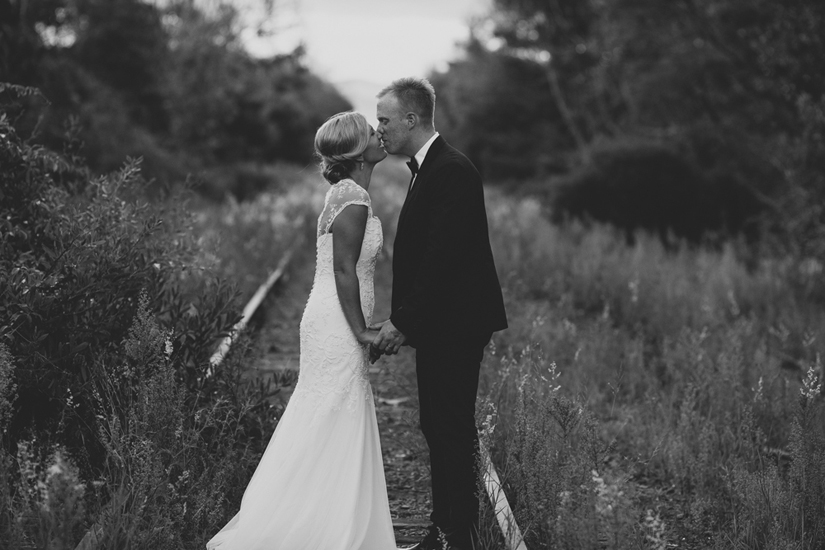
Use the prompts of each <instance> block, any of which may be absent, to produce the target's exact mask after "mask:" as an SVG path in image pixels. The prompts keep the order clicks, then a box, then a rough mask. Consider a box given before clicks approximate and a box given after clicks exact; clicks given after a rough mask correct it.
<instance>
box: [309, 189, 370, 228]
mask: <svg viewBox="0 0 825 550" xmlns="http://www.w3.org/2000/svg"><path fill="white" fill-rule="evenodd" d="M351 204H358V205H361V206H366V207H367V215H368V216H370V217H372V202H371V201H370V196H369V193H367V190H366V189H364V188H363V187H361V186H360V185H358V184H357V183H355V182H354V181H352V180H351V179H343V180H341V181H339V182H338V183H336V184H335V185H333V186H332V188H331V189H330V190H329V191H327V196H326V199H325V200H324V210H323V211H322V212H321V216H320V217H319V218H318V236H321V235H323V234H325V233H329V230H330V228H331V227H332V222H334V221H335V218H336V217H337V216H338V214H340V213H341V212H342V211H343V210H344V208H346V207H347V206H350V205H351Z"/></svg>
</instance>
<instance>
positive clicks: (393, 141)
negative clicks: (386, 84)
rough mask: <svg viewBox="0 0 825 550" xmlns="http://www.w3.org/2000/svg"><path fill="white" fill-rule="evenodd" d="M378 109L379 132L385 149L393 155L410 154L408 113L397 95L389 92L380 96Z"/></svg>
mask: <svg viewBox="0 0 825 550" xmlns="http://www.w3.org/2000/svg"><path fill="white" fill-rule="evenodd" d="M377 111H378V113H377V115H378V134H379V135H380V136H381V141H382V142H383V144H384V149H385V150H386V151H387V152H388V153H390V154H391V155H401V154H409V153H407V152H406V151H405V149H406V147H407V144H408V143H409V139H410V131H409V126H408V125H407V120H406V113H405V112H404V109H402V107H401V104H400V103H399V102H398V99H397V98H396V97H395V95H393V94H391V93H388V94H386V95H384V96H383V97H381V98H379V100H378V109H377ZM412 154H415V153H414V152H413V153H412Z"/></svg>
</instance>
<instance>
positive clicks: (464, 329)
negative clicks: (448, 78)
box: [207, 78, 507, 550]
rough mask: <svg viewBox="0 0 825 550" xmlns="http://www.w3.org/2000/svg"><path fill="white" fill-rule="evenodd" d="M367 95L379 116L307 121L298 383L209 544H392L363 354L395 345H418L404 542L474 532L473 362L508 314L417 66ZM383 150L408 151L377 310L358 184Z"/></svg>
mask: <svg viewBox="0 0 825 550" xmlns="http://www.w3.org/2000/svg"><path fill="white" fill-rule="evenodd" d="M377 97H378V105H377V115H378V116H377V118H378V128H377V129H374V128H372V127H371V126H370V125H369V123H368V122H367V119H366V118H365V117H364V116H363V115H361V114H359V113H355V112H346V113H340V114H338V115H335V116H333V117H331V118H330V119H329V120H327V121H326V122H325V123H324V124H323V125H322V126H321V127H320V128H319V129H318V131H317V133H316V135H315V151H316V153H317V155H318V157H319V158H320V161H321V171H322V174H323V176H324V178H325V179H326V180H327V181H328V182H329V183H330V189H329V191H328V192H327V194H326V198H325V200H324V208H323V210H322V211H321V213H320V216H319V218H318V229H317V234H316V235H317V241H316V253H317V263H316V268H315V279H314V282H313V286H312V291H311V292H310V295H309V299H308V301H307V305H306V309H305V310H304V314H303V317H302V319H301V325H300V346H301V348H300V354H301V355H300V371H299V377H298V382H297V384H296V386H295V391H294V392H293V394H292V396H291V398H290V401H289V403H288V405H287V407H286V409H285V411H284V414H283V416H282V417H281V419H280V421H279V422H278V426H277V427H276V429H275V432H274V433H273V435H272V438H271V440H270V442H269V445H268V446H267V448H266V451H265V452H264V454H263V456H262V457H261V461H260V463H259V464H258V467H257V469H256V470H255V473H254V475H253V476H252V479H251V480H250V482H249V485H248V486H247V488H246V491H245V493H244V496H243V500H242V502H241V507H240V510H239V511H238V513H237V514H236V515H235V516H234V517H233V518H232V519H231V520H230V521H229V523H227V524H226V526H224V527H223V529H221V530H220V532H218V533H217V534H216V535H215V536H214V537H213V538H212V539H211V540H210V541H209V542H208V543H207V549H209V550H394V549H395V548H396V543H395V536H394V534H393V525H392V518H391V516H390V508H389V502H388V497H387V487H386V482H385V479H384V466H383V461H382V457H381V443H380V441H379V435H378V424H377V421H376V416H375V405H374V401H373V395H372V389H371V386H370V382H369V377H368V367H369V363H370V361H371V360H372V361H374V360H375V359H377V357H379V356H380V355H381V354H386V355H393V354H396V353H398V350H399V349H400V347H401V346H404V345H407V346H412V347H413V348H415V360H416V376H417V381H418V398H419V404H420V426H421V431H422V432H423V434H424V437H425V439H426V441H427V445H428V447H429V451H430V471H431V478H432V479H431V483H432V506H433V510H432V514H431V515H430V519H431V526H430V527H429V530H428V532H427V535H426V536H425V537H424V538H423V540H421V541H420V542H419V543H418V544H416V545H415V546H413V547H412V548H415V549H417V550H434V549H436V548H438V549H443V548H447V549H454V550H470V549H472V548H474V547H475V545H476V541H477V533H478V510H479V502H478V497H477V496H476V493H477V487H478V485H477V480H478V475H479V472H478V467H477V464H478V461H477V457H478V432H477V429H476V424H475V403H476V392H477V390H478V378H479V369H480V365H481V360H482V357H483V354H484V348H485V346H486V345H487V343H488V342H489V341H490V337H491V336H492V334H493V332H496V331H499V330H502V329H504V328H506V327H507V320H506V316H505V312H504V302H503V299H502V293H501V286H500V284H499V280H498V276H497V275H496V268H495V264H494V262H493V254H492V251H491V248H490V240H489V235H488V229H487V215H486V210H485V206H484V193H483V189H482V183H481V176H480V175H479V173H478V171H477V170H476V168H475V166H473V164H472V163H471V162H470V161H469V160H468V159H467V157H465V156H464V155H463V154H462V153H460V152H459V151H457V150H456V149H454V148H453V147H451V146H450V145H449V144H448V143H447V142H446V141H445V140H444V138H443V137H441V136H440V135H439V134H438V132H436V131H435V126H434V124H433V115H434V112H435V91H434V90H433V87H432V86H431V85H430V83H429V82H428V81H427V80H426V79H417V78H403V79H399V80H396V81H394V82H393V83H392V84H390V85H389V86H387V87H386V88H384V89H383V90H381V92H380V93H379V94H378V96H377ZM388 153H389V154H393V155H403V156H405V157H408V158H409V159H410V160H409V162H408V163H407V164H408V165H409V166H410V170H411V179H410V187H409V190H408V192H407V197H406V200H405V201H404V206H403V207H402V209H401V213H400V215H399V218H398V225H397V231H396V237H395V243H394V247H393V259H392V273H393V283H392V307H391V315H390V318H389V319H387V320H385V321H383V322H380V323H374V324H373V322H372V314H373V308H374V305H375V294H374V287H373V275H374V272H375V262H376V258H377V256H378V254H379V252H380V251H381V247H382V245H383V233H382V229H381V221H380V220H379V219H378V218H377V217H376V216H375V215H374V214H373V210H372V203H371V200H370V195H369V187H370V179H371V176H372V172H373V169H374V168H375V166H376V164H378V163H379V162H381V161H382V160H384V158H386V156H387V154H388Z"/></svg>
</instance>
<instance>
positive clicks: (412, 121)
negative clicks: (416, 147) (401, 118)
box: [405, 111, 418, 130]
mask: <svg viewBox="0 0 825 550" xmlns="http://www.w3.org/2000/svg"><path fill="white" fill-rule="evenodd" d="M405 121H406V122H407V129H408V130H412V129H413V128H415V126H416V125H417V124H418V115H417V114H415V113H413V112H412V111H411V112H409V113H407V114H406V116H405Z"/></svg>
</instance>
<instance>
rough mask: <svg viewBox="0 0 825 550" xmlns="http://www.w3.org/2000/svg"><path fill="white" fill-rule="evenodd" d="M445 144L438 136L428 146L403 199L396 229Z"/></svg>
mask: <svg viewBox="0 0 825 550" xmlns="http://www.w3.org/2000/svg"><path fill="white" fill-rule="evenodd" d="M446 144H447V142H446V141H444V138H443V137H441V136H440V135H439V136H438V137H437V138H435V141H433V144H432V145H430V149H429V150H428V151H427V156H425V157H424V162H422V163H421V168H420V169H419V170H418V175H417V176H416V177H415V182H413V186H412V189H410V191H409V193H407V198H406V199H404V205H403V206H402V207H401V213H400V214H399V215H398V227H401V225H402V224H403V222H404V218H405V215H406V213H407V211H408V210H409V208H410V205H411V204H412V203H414V202H415V200H416V198H417V197H418V196H419V194H420V192H421V190H422V188H424V187H425V186H426V184H427V181H428V178H429V175H430V173H431V172H432V170H433V166H435V165H436V164H437V163H436V158H437V157H438V155H439V154H440V153H441V151H442V150H443V149H444V146H445V145H446Z"/></svg>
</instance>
